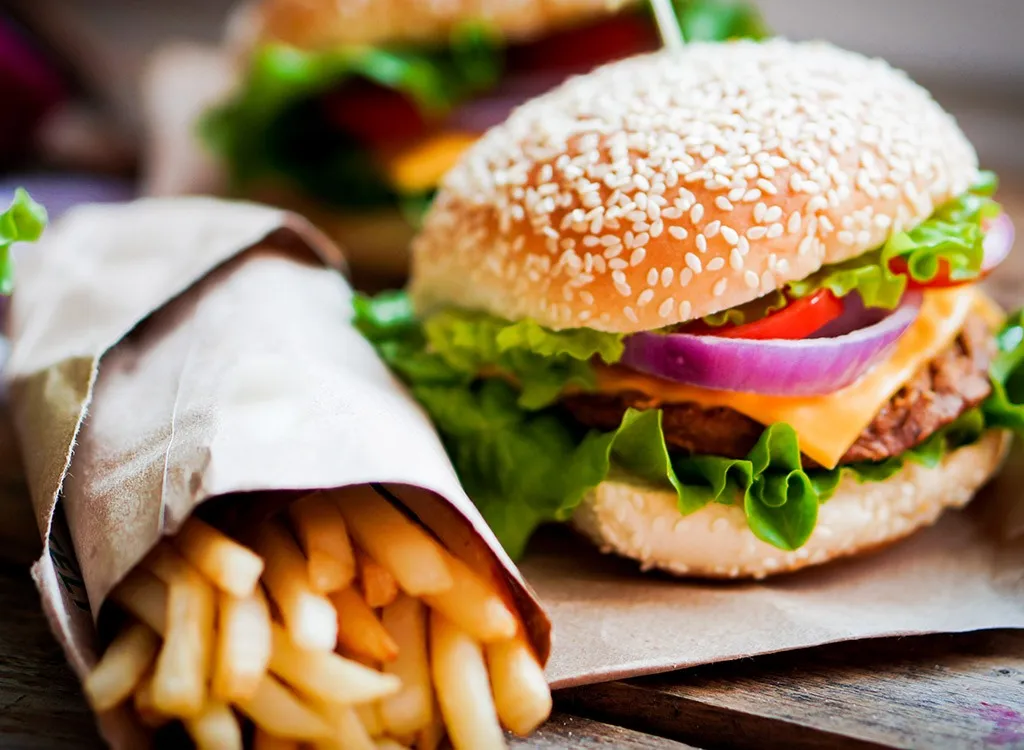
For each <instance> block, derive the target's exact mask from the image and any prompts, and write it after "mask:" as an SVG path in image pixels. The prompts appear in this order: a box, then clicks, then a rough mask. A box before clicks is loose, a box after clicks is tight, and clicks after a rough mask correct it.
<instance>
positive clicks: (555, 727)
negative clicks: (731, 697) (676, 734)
mask: <svg viewBox="0 0 1024 750" xmlns="http://www.w3.org/2000/svg"><path fill="white" fill-rule="evenodd" d="M509 746H510V747H511V748H513V750H526V748H530V750H556V748H557V750H563V749H564V748H573V749H574V750H577V749H578V750H592V749H597V750H601V749H603V748H607V749H608V750H687V748H689V749H690V750H694V749H693V747H692V746H691V745H684V744H682V743H681V742H676V741H675V740H670V739H665V738H664V737H656V736H654V735H650V734H645V733H643V732H636V731H634V730H632V729H625V728H623V727H618V726H614V725H612V724H604V723H602V722H600V721H594V720H593V719H584V718H581V717H579V716H572V715H570V714H566V713H562V712H559V711H556V712H555V713H554V714H553V715H552V716H551V718H550V719H549V720H548V722H547V723H546V724H545V725H544V726H542V727H541V728H540V729H538V730H537V732H536V733H535V734H534V735H533V736H531V737H529V738H528V739H522V738H519V737H510V738H509Z"/></svg>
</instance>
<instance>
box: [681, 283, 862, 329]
mask: <svg viewBox="0 0 1024 750" xmlns="http://www.w3.org/2000/svg"><path fill="white" fill-rule="evenodd" d="M842 313H843V300H842V299H840V298H839V297H836V296H835V295H834V294H833V293H832V292H831V291H830V290H828V289H819V290H818V291H816V292H815V293H814V294H812V295H810V296H808V297H803V298H801V299H798V300H793V301H791V302H790V303H789V304H788V305H786V306H785V307H784V308H782V309H781V310H777V311H776V312H773V313H771V314H770V315H766V316H765V317H763V318H761V319H760V320H754V321H752V322H750V323H743V324H742V325H726V326H722V327H721V328H715V327H712V326H706V325H703V324H699V325H698V326H696V327H695V328H696V330H688V331H687V332H688V333H699V334H702V335H708V336H723V337H725V338H731V339H803V338H807V337H808V336H810V335H811V334H812V333H814V332H815V331H817V330H818V329H819V328H822V327H823V326H824V325H825V324H826V323H829V322H831V321H833V320H835V319H836V318H838V317H839V316H840V315H842Z"/></svg>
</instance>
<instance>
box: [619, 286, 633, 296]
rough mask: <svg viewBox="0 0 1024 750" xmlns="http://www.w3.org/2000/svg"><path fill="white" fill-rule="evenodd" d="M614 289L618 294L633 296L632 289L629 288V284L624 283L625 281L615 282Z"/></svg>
mask: <svg viewBox="0 0 1024 750" xmlns="http://www.w3.org/2000/svg"><path fill="white" fill-rule="evenodd" d="M615 291H616V292H618V293H619V294H621V295H622V296H623V297H632V296H633V290H632V289H631V288H630V286H629V284H625V283H622V284H619V283H616V284H615Z"/></svg>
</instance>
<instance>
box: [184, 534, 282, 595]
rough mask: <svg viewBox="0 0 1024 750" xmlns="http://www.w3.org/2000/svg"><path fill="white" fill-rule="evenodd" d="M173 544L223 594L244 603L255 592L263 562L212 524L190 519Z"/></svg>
mask: <svg viewBox="0 0 1024 750" xmlns="http://www.w3.org/2000/svg"><path fill="white" fill-rule="evenodd" d="M173 544H174V545H175V546H176V547H177V548H178V551H179V552H180V553H181V554H182V555H183V556H184V557H185V559H186V560H188V561H189V562H190V563H191V564H192V565H193V566H194V567H195V568H196V569H197V570H200V571H202V573H203V575H205V576H206V577H207V578H208V579H209V580H210V582H211V583H213V584H214V585H215V586H217V588H219V589H221V590H222V591H226V592H227V593H229V594H232V595H233V596H236V597H238V598H239V599H244V598H245V597H247V596H252V594H253V592H254V591H255V590H256V586H257V584H258V583H259V580H260V576H261V575H262V574H263V560H262V559H261V558H260V556H259V555H257V554H256V553H255V552H253V551H252V550H250V549H249V548H248V547H245V546H243V545H242V544H239V543H238V542H236V541H235V540H234V539H232V538H230V537H229V536H227V535H226V534H223V533H221V532H219V531H217V530H216V529H215V528H213V527H212V526H210V525H209V524H207V523H205V522H203V521H200V520H199V519H198V518H190V519H188V521H186V522H185V525H184V526H182V527H181V530H180V531H179V532H178V534H177V536H175V537H174V541H173Z"/></svg>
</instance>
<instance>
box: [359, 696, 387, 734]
mask: <svg viewBox="0 0 1024 750" xmlns="http://www.w3.org/2000/svg"><path fill="white" fill-rule="evenodd" d="M355 712H356V716H358V717H359V721H361V722H362V723H363V726H364V727H365V728H366V731H367V733H368V734H369V735H370V736H371V737H380V736H381V735H383V734H384V722H383V721H382V720H381V718H380V703H379V702H375V703H362V704H360V705H358V706H356V707H355Z"/></svg>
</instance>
